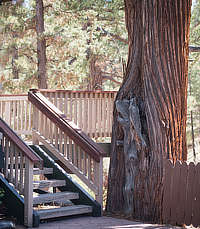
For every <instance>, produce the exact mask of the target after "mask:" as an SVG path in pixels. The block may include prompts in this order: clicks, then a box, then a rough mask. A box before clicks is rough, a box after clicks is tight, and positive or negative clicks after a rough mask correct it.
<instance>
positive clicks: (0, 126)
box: [0, 118, 43, 167]
mask: <svg viewBox="0 0 200 229" xmlns="http://www.w3.org/2000/svg"><path fill="white" fill-rule="evenodd" d="M0 132H2V133H3V134H4V135H5V136H7V137H9V138H10V139H11V140H12V141H13V142H14V143H15V145H16V146H17V147H18V148H19V149H20V150H22V152H23V153H24V155H25V156H26V157H28V158H29V160H31V161H32V162H33V163H34V164H37V165H38V166H39V167H42V164H43V160H42V159H41V158H40V157H39V156H38V155H36V154H35V152H34V151H33V150H32V149H31V148H30V147H29V146H28V145H27V144H26V143H25V142H24V141H23V140H22V139H21V138H20V137H19V136H18V135H17V134H16V133H15V132H14V131H13V130H12V129H11V128H10V127H9V126H8V125H7V124H6V123H5V122H4V121H3V120H2V119H1V118H0Z"/></svg>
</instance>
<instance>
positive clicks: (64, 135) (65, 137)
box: [63, 133, 68, 158]
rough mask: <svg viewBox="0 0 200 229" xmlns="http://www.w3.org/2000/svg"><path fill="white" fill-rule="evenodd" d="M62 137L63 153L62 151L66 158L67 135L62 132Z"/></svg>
mask: <svg viewBox="0 0 200 229" xmlns="http://www.w3.org/2000/svg"><path fill="white" fill-rule="evenodd" d="M63 138H64V145H63V153H64V157H65V158H68V155H67V153H68V148H67V147H68V145H67V135H66V134H65V133H63Z"/></svg>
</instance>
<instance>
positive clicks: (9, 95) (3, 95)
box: [0, 94, 27, 97]
mask: <svg viewBox="0 0 200 229" xmlns="http://www.w3.org/2000/svg"><path fill="white" fill-rule="evenodd" d="M18 96H19V97H23V96H27V94H19V95H17V94H16V95H14V94H0V97H18Z"/></svg>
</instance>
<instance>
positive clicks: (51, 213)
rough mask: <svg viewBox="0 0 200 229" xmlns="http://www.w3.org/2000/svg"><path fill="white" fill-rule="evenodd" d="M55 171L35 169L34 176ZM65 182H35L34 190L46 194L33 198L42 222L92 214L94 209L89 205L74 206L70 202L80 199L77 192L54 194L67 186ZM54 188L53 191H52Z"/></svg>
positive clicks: (35, 208)
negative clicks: (59, 188) (58, 189)
mask: <svg viewBox="0 0 200 229" xmlns="http://www.w3.org/2000/svg"><path fill="white" fill-rule="evenodd" d="M52 173H53V169H51V168H44V169H43V170H39V169H34V171H33V174H34V175H35V176H37V177H38V174H40V176H41V174H42V175H47V174H48V175H49V174H52ZM65 185H66V182H65V180H39V181H34V182H33V190H38V189H39V190H45V191H44V194H39V195H37V196H34V197H33V206H34V210H35V211H36V212H37V214H38V215H39V218H40V220H44V219H50V218H57V217H64V216H71V215H80V214H88V213H92V207H91V206H88V205H74V204H73V203H72V202H71V201H70V200H74V199H79V194H78V193H75V192H60V191H59V192H55V193H54V192H52V191H55V190H56V188H57V187H62V186H65ZM52 188H53V190H52Z"/></svg>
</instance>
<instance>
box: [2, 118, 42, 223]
mask: <svg viewBox="0 0 200 229" xmlns="http://www.w3.org/2000/svg"><path fill="white" fill-rule="evenodd" d="M0 133H1V134H0V144H1V151H2V153H4V157H5V164H4V166H3V174H4V176H5V178H6V179H8V181H9V182H10V183H12V184H13V185H14V187H15V188H16V189H17V190H18V191H19V193H20V194H23V195H24V225H25V226H27V227H32V226H33V167H34V165H37V166H39V167H40V168H42V167H43V160H42V159H41V158H40V157H39V156H37V155H36V154H35V153H34V151H33V150H32V149H31V148H30V147H29V146H28V145H27V144H26V143H25V142H24V141H23V140H22V139H21V138H20V137H19V136H18V135H17V134H16V133H15V132H14V131H13V130H12V129H11V128H10V127H9V126H8V124H7V123H6V122H5V121H4V120H3V119H2V118H0ZM15 147H16V148H15ZM19 158H20V159H19ZM9 159H10V162H9ZM8 170H9V171H8ZM18 170H19V171H18ZM14 171H15V172H14Z"/></svg>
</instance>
